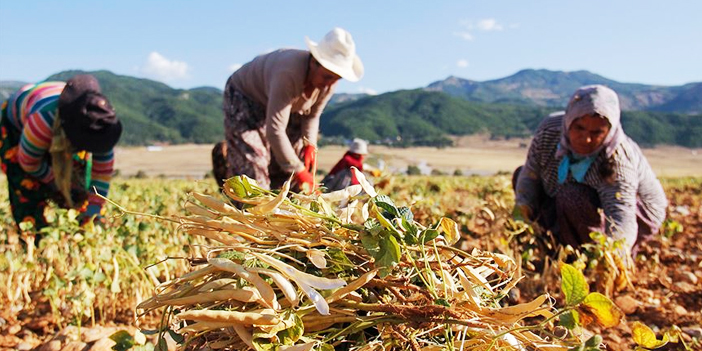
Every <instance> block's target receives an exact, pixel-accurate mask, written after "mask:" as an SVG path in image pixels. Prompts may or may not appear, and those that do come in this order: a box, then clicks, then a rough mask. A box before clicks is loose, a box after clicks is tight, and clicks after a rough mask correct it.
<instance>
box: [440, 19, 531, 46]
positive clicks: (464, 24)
mask: <svg viewBox="0 0 702 351" xmlns="http://www.w3.org/2000/svg"><path fill="white" fill-rule="evenodd" d="M458 25H459V26H460V27H461V28H462V30H460V31H456V32H453V35H455V36H457V37H460V38H462V39H463V40H466V41H472V40H473V39H475V36H474V35H473V32H475V31H480V32H499V31H502V30H504V29H505V26H504V25H502V24H501V23H498V22H497V20H496V19H494V18H484V19H481V20H478V21H472V20H461V21H460V22H459V23H458ZM518 26H519V24H511V25H509V26H507V27H508V28H510V29H514V28H517V27H518Z"/></svg>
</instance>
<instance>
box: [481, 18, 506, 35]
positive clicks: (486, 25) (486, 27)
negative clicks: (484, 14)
mask: <svg viewBox="0 0 702 351" xmlns="http://www.w3.org/2000/svg"><path fill="white" fill-rule="evenodd" d="M476 27H477V28H478V29H479V30H481V31H483V32H495V31H501V30H503V29H504V27H503V26H502V25H501V24H499V23H497V21H496V20H495V19H494V18H485V19H481V20H480V21H478V23H477V24H476Z"/></svg>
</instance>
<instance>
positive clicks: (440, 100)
mask: <svg viewBox="0 0 702 351" xmlns="http://www.w3.org/2000/svg"><path fill="white" fill-rule="evenodd" d="M557 110H559V109H556V108H548V107H536V106H525V105H509V104H494V103H493V104H488V103H480V102H471V101H467V100H464V99H460V98H456V97H452V96H449V95H447V94H445V93H439V92H428V91H424V90H421V89H417V90H406V91H397V92H392V93H387V94H382V95H378V96H372V97H366V98H362V99H359V100H356V101H351V102H348V103H343V104H338V105H334V106H331V107H330V108H328V110H327V111H326V112H325V114H324V116H323V118H322V128H321V129H322V131H323V133H324V134H325V135H327V136H345V137H347V138H348V137H360V138H364V139H368V140H371V141H373V142H377V143H387V144H392V145H399V146H410V145H434V146H448V145H450V139H448V138H447V136H448V135H469V134H475V133H485V132H487V133H489V134H490V135H492V136H493V137H497V138H511V137H528V136H530V135H531V134H532V132H533V131H534V130H535V128H536V127H537V126H538V124H539V122H540V121H541V120H542V119H543V118H544V117H545V116H547V115H548V114H549V113H551V112H554V111H557ZM622 123H623V125H624V130H625V131H626V133H627V134H628V135H629V136H630V137H631V138H632V139H634V140H636V141H637V142H639V143H640V144H641V145H642V146H654V145H657V144H675V145H681V146H686V147H702V115H687V114H681V113H672V112H653V111H624V112H623V113H622Z"/></svg>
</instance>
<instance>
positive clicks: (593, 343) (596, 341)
mask: <svg viewBox="0 0 702 351" xmlns="http://www.w3.org/2000/svg"><path fill="white" fill-rule="evenodd" d="M601 343H602V336H600V335H597V334H595V335H593V336H591V337H590V338H589V339H587V341H585V347H587V348H591V349H599V348H600V344H601Z"/></svg>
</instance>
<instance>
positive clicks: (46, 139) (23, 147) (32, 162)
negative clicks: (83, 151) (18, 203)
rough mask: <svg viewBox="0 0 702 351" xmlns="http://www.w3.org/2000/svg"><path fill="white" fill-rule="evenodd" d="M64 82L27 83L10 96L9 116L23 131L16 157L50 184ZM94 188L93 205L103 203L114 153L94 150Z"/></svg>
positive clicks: (31, 172)
mask: <svg viewBox="0 0 702 351" xmlns="http://www.w3.org/2000/svg"><path fill="white" fill-rule="evenodd" d="M64 86H65V83H64V82H43V83H38V84H27V85H25V86H23V87H22V88H20V89H19V90H18V91H17V92H15V93H14V94H13V95H12V96H10V98H9V99H8V106H7V117H8V119H9V121H10V123H11V124H12V126H13V127H14V128H16V130H17V131H19V132H20V133H21V136H20V143H19V150H18V152H17V160H18V162H19V165H20V167H22V169H23V170H24V171H25V172H27V173H28V174H30V175H32V176H34V177H35V178H37V179H38V180H39V181H41V182H42V183H45V184H49V183H50V182H52V181H53V180H54V174H53V172H52V170H51V164H50V162H49V157H48V156H49V155H48V153H49V149H50V147H51V139H52V137H53V125H54V120H55V119H56V115H57V114H58V99H59V96H60V95H61V91H62V90H63V87H64ZM92 157H93V167H92V172H91V181H90V184H89V187H90V189H91V191H90V195H89V197H88V202H89V204H90V205H93V206H95V205H98V206H101V205H102V204H103V203H104V200H102V199H101V198H100V197H98V196H97V195H95V194H94V193H93V191H92V189H93V188H95V189H97V193H98V194H100V195H102V196H107V193H108V190H109V187H110V180H111V178H112V171H113V169H114V153H113V152H112V151H109V152H107V153H103V154H98V153H93V155H92Z"/></svg>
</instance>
